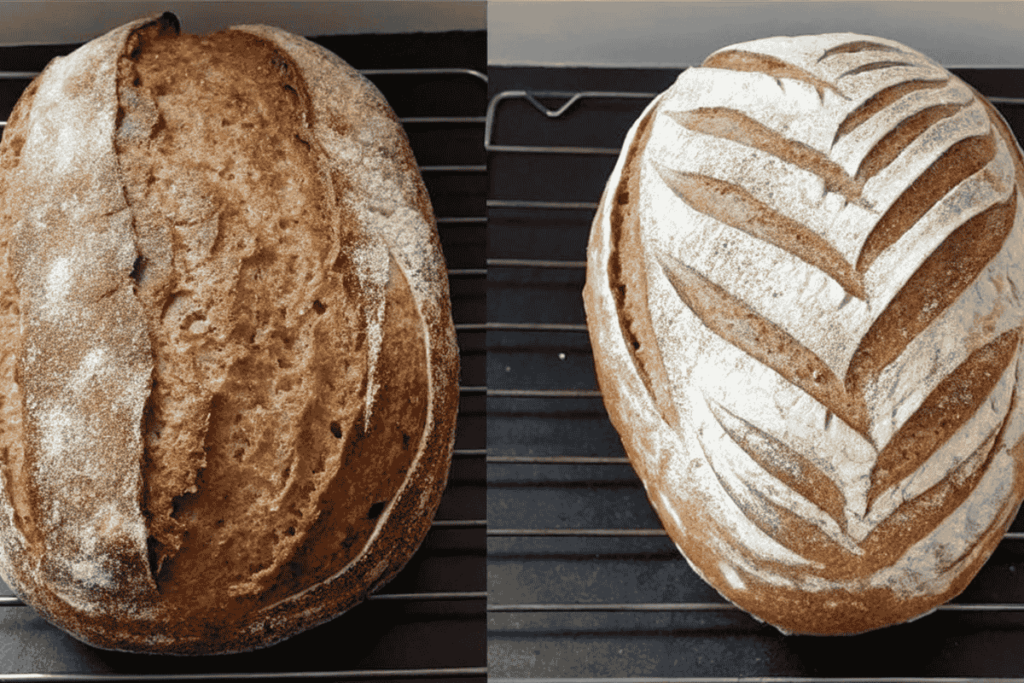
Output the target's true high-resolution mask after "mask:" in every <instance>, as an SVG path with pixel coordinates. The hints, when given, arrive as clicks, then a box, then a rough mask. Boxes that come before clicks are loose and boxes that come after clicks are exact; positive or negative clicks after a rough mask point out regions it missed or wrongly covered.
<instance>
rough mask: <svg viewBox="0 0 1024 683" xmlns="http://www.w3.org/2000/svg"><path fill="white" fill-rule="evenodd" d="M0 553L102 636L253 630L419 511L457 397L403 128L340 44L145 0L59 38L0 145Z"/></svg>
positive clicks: (120, 640) (33, 588) (407, 535)
mask: <svg viewBox="0 0 1024 683" xmlns="http://www.w3.org/2000/svg"><path fill="white" fill-rule="evenodd" d="M0 248H2V259H3V260H2V263H0V341H2V357H0V532H2V535H0V539H2V543H0V572H2V576H3V578H4V580H5V581H7V583H8V584H9V585H10V586H11V587H12V588H13V589H14V590H15V591H16V592H17V593H18V595H20V596H21V597H22V598H23V599H24V600H25V601H26V602H27V603H29V604H30V605H32V606H33V607H35V608H36V609H37V610H38V611H39V612H40V613H41V614H42V615H44V616H45V617H46V618H47V619H48V620H50V621H51V622H53V623H54V624H56V625H57V626H59V627H61V628H62V629H64V630H66V631H68V632H69V633H71V634H72V635H74V636H75V637H77V638H80V639H81V640H84V641H85V642H88V643H90V644H93V645H96V646H98V647H102V648H109V649H119V650H131V651H140V652H161V653H174V654H205V653H224V652H235V651H243V650H249V649H252V648H257V647H262V646H266V645H268V644H270V643H273V642H276V641H278V640H280V639H282V638H286V637H288V636H290V635H293V634H295V633H297V632H299V631H302V630H304V629H307V628H309V627H312V626H314V625H316V624H319V623H322V622H324V621H326V620H328V619H331V618H333V617H335V616H337V615H338V614H340V613H341V612H343V611H345V610H347V609H349V608H350V607H352V606H353V605H355V604H356V603H357V602H359V601H361V600H362V599H364V598H365V597H366V595H367V594H369V593H370V592H373V591H374V590H376V589H378V588H379V587H380V586H381V585H383V584H384V583H385V582H386V581H388V580H389V579H390V578H391V577H392V576H394V574H395V573H397V572H398V570H399V569H400V568H401V567H402V566H403V565H404V564H405V563H406V561H407V560H408V559H409V558H410V556H411V555H412V553H413V552H414V551H415V549H416V548H417V547H418V545H419V544H420V542H421V541H422V540H423V537H424V535H425V534H426V532H427V530H428V528H429V526H430V524H431V521H432V518H433V515H434V512H435V510H436V508H437V505H438V502H439V500H440V497H441V493H442V491H443V489H444V486H445V481H446V478H447V473H448V467H449V463H450V457H451V448H452V442H453V438H454V426H455V413H456V410H457V406H458V382H457V380H458V372H459V370H458V353H457V348H456V341H455V331H454V326H453V325H452V319H451V312H450V304H449V298H448V286H447V272H446V269H445V266H444V261H443V258H442V256H441V253H440V246H439V242H438V238H437V233H436V228H435V225H434V218H433V213H432V210H431V207H430V203H429V200H428V197H427V194H426V191H425V189H424V186H423V183H422V180H421V179H420V177H419V173H418V170H417V166H416V163H415V160H414V158H413V156H412V153H411V151H410V149H409V146H408V142H407V140H406V138H405V135H404V133H403V131H402V129H401V126H400V125H399V123H398V121H397V119H396V118H395V116H394V114H393V113H392V112H391V110H390V109H389V107H388V106H387V104H386V102H385V101H384V99H383V98H382V97H381V95H380V93H379V92H377V90H376V89H375V88H374V87H373V86H372V85H371V84H370V83H369V82H368V81H366V80H365V79H363V78H362V77H361V76H360V75H359V74H358V73H356V72H355V71H354V70H353V69H351V68H350V67H349V66H348V65H346V64H345V63H344V62H342V61H341V60H340V59H338V58H337V57H336V56H335V55H333V54H332V53H330V52H328V51H326V50H324V49H322V48H320V47H319V46H317V45H315V44H313V43H311V42H308V41H306V40H304V39H302V38H299V37H297V36H294V35H291V34H289V33H286V32H284V31H282V30H279V29H275V28H270V27H266V26H239V27H234V28H232V29H229V30H226V31H223V32H220V33H216V34H212V35H209V36H204V37H196V36H188V35H180V32H179V27H178V21H177V19H176V18H175V17H174V16H173V15H171V14H169V13H167V14H164V15H163V16H161V17H159V18H152V19H145V20H140V21H136V22H133V23H131V24H128V25H126V26H122V27H120V28H118V29H115V30H114V31H111V32H110V33H108V34H106V35H104V36H102V37H100V38H97V39H96V40H94V41H92V42H90V43H88V44H86V45H84V46H83V47H81V48H80V49H78V50H76V51H75V52H74V53H72V54H71V55H69V56H67V57H64V58H58V59H55V60H54V61H53V62H51V63H50V65H49V66H47V68H46V70H45V71H44V72H43V73H42V74H41V75H40V76H39V77H38V78H37V79H35V80H34V81H33V82H32V84H31V85H30V86H29V88H28V89H27V90H26V92H25V93H24V95H23V96H22V98H21V99H20V100H19V102H18V104H17V106H16V107H15V109H14V112H13V114H12V115H11V117H10V121H9V123H8V126H7V129H6V131H5V132H4V137H3V141H2V145H0Z"/></svg>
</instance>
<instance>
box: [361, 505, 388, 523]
mask: <svg viewBox="0 0 1024 683" xmlns="http://www.w3.org/2000/svg"><path fill="white" fill-rule="evenodd" d="M385 505H387V502H386V501H378V502H376V503H374V504H373V505H371V506H370V512H369V513H367V515H366V518H367V519H377V518H378V517H380V513H382V512H384V506H385Z"/></svg>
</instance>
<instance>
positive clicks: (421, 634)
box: [0, 27, 487, 681]
mask: <svg viewBox="0 0 1024 683" xmlns="http://www.w3.org/2000/svg"><path fill="white" fill-rule="evenodd" d="M186 28H187V27H186ZM315 40H316V41H317V42H320V43H321V44H323V45H324V46H325V47H328V48H329V49H331V50H333V51H334V52H336V53H337V54H339V55H340V56H341V57H342V58H343V59H345V60H346V61H348V62H349V63H350V64H351V65H352V66H354V67H355V68H357V69H406V68H420V69H422V68H436V67H443V68H459V69H473V70H476V71H478V72H480V73H481V74H486V39H485V32H484V31H457V32H448V33H426V34H424V33H419V34H390V35H345V36H333V37H320V38H315ZM75 47H77V45H57V46H53V45H50V46H18V47H3V46H0V71H38V70H40V69H42V68H43V67H44V66H45V64H46V63H47V62H48V61H49V60H50V59H51V58H52V57H54V56H57V55H63V54H67V53H68V52H70V51H71V50H72V49H74V48H75ZM370 80H372V81H374V83H375V84H376V85H377V87H378V88H379V89H380V90H381V91H382V92H383V94H384V96H385V97H386V98H387V99H388V101H389V103H390V104H391V106H392V108H393V109H394V110H395V112H396V113H397V114H398V116H399V117H425V116H428V117H471V119H472V120H470V121H461V122H443V121H442V122H438V121H433V122H420V123H416V122H409V123H406V124H405V127H406V131H407V133H408V135H409V138H410V142H411V144H412V148H413V152H414V153H415V155H416V158H417V161H418V162H419V164H420V166H421V167H425V166H426V167H429V166H452V165H455V166H477V167H479V166H482V165H483V164H484V151H483V128H484V127H483V115H484V108H485V106H486V97H487V90H486V84H485V82H484V81H483V80H482V79H481V78H479V77H477V76H474V75H472V74H462V73H455V74H423V73H417V74H401V75H371V76H370ZM28 83H29V79H28V78H14V79H11V78H2V77H0V120H6V119H7V117H8V115H9V114H10V110H11V108H12V107H13V105H14V103H15V102H16V100H17V98H18V96H19V95H20V93H21V91H22V90H23V89H24V88H25V87H26V86H27V85H28ZM424 180H425V182H426V184H427V188H428V190H429V192H430V196H431V201H432V202H433V206H434V212H435V214H436V216H437V218H438V223H439V228H438V230H439V233H440V236H441V243H442V248H443V250H444V254H445V257H446V260H447V263H448V267H449V269H452V270H453V272H452V273H451V277H450V286H451V293H452V309H453V316H454V318H455V323H456V328H457V330H458V338H459V345H460V349H461V358H462V377H461V380H460V385H462V386H463V387H469V388H470V390H469V391H464V392H463V397H462V400H461V404H460V412H459V418H458V428H457V436H456V442H455V448H456V454H455V458H454V460H453V464H452V470H451V474H450V477H449V483H448V489H447V490H446V492H445V495H444V497H443V499H442V501H441V506H440V509H439V510H438V513H437V520H460V521H463V522H468V524H463V525H462V526H457V527H455V528H434V529H432V530H431V531H430V533H429V534H428V536H427V539H426V541H425V542H424V543H423V545H422V546H421V547H420V550H419V551H418V552H417V553H416V555H415V556H414V557H413V559H412V560H411V561H410V563H409V564H408V565H407V566H406V567H405V569H404V570H403V571H402V572H401V573H400V574H399V575H398V576H397V577H396V578H395V580H394V581H392V582H391V583H390V584H388V585H387V586H386V587H385V588H384V589H383V590H382V591H381V593H382V594H395V593H432V592H455V593H467V592H480V591H484V590H485V589H486V585H485V580H486V579H485V575H486V565H485V563H486V558H485V537H484V534H485V531H484V528H483V527H482V525H481V523H482V520H483V519H484V517H485V498H486V490H485V471H484V458H483V449H484V447H485V445H486V444H485V442H486V436H485V434H486V421H485V415H484V397H483V395H482V393H480V392H474V391H472V387H480V386H483V385H484V384H485V372H486V371H485V346H484V341H485V340H484V333H483V331H479V330H474V329H473V327H472V326H473V325H474V324H480V323H483V322H484V321H485V316H486V311H485V304H484V302H485V281H484V278H483V277H482V273H480V272H476V273H474V272H468V273H467V272H465V271H467V270H469V271H472V270H474V269H482V268H483V267H484V259H485V231H484V216H485V197H486V194H485V193H486V174H485V173H484V172H483V171H482V169H479V168H477V169H475V170H474V169H460V170H450V169H444V168H441V169H436V168H435V169H432V170H429V171H425V172H424ZM467 326H468V327H467ZM10 595H11V591H10V590H9V589H8V587H7V586H5V585H3V584H2V583H0V596H10ZM484 605H485V601H484V600H483V599H480V598H476V599H465V597H462V598H457V599H448V600H417V599H404V600H397V601H390V600H371V601H368V602H366V603H363V604H361V605H359V606H357V607H356V608H354V609H352V610H351V611H349V612H348V613H346V614H344V615H342V616H341V617H339V618H337V619H335V620H334V621H331V622H329V623H327V624H324V625H322V626H320V627H318V628H315V629H312V630H310V631H308V632H306V633H303V634H300V635H298V636H296V637H294V638H292V639H290V640H288V641H285V642H283V643H280V644H278V645H275V646H273V647H270V648H267V649H264V650H260V651H257V652H254V653H247V654H239V655H226V656H217V657H196V658H180V657H161V656H152V655H132V654H125V653H116V652H107V651H103V650H98V649H95V648H92V647H90V646H88V645H85V644H83V643H80V642H79V641H77V640H75V639H73V638H71V637H70V636H68V635H66V634H64V633H63V632H61V631H60V630H58V629H56V628H54V627H53V626H51V625H50V624H48V623H47V622H46V621H44V620H43V619H42V618H40V617H39V616H37V615H36V613H35V612H34V611H33V610H32V609H31V608H30V607H26V606H9V605H0V679H2V678H3V675H4V674H20V673H33V672H34V673H70V672H76V673H92V674H126V673H139V674H163V675H169V674H197V675H198V674H202V673H215V672H216V673H240V672H244V673H262V674H263V675H270V674H277V673H281V674H282V676H284V675H287V674H294V673H296V672H329V671H333V672H348V673H345V674H338V675H336V676H332V677H331V679H332V680H336V679H339V678H341V677H344V679H345V680H360V678H359V676H360V675H361V674H365V675H366V676H373V679H374V680H380V676H379V673H380V672H382V671H395V670H404V669H416V670H422V669H455V668H458V669H470V671H468V672H467V671H463V672H462V673H461V674H456V672H452V675H450V676H445V675H444V672H443V671H442V672H437V673H436V674H435V676H434V677H432V678H431V679H432V680H460V681H467V680H469V681H473V680H477V681H480V680H484V676H482V675H479V671H480V670H481V669H482V667H484V666H486V650H485V648H486V645H485V643H486V640H485V638H486V634H485V624H486V622H485V612H484V609H485V607H484ZM474 669H475V670H477V672H478V675H476V676H473V677H468V678H467V677H466V675H465V674H466V673H473V672H472V670H474ZM374 672H377V673H376V674H375V673H374ZM437 676H440V677H437ZM289 677H290V676H289ZM199 678H201V676H199ZM387 678H388V679H395V678H398V679H399V680H405V679H404V678H399V677H397V676H396V675H394V674H390V675H388V676H387Z"/></svg>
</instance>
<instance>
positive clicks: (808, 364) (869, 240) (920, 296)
mask: <svg viewBox="0 0 1024 683" xmlns="http://www.w3.org/2000/svg"><path fill="white" fill-rule="evenodd" d="M1022 192H1024V162H1022V156H1021V151H1020V148H1019V146H1018V143H1017V142H1016V141H1015V140H1014V137H1013V134H1012V133H1011V131H1010V130H1009V129H1008V127H1007V125H1006V124H1005V122H1004V121H1003V120H1002V119H1001V118H1000V116H999V114H998V113H997V112H996V110H995V109H994V108H993V107H992V106H991V105H990V104H989V103H987V102H986V101H985V100H984V99H983V98H982V97H981V96H980V95H979V94H978V93H976V92H975V91H974V90H973V89H972V88H970V87H969V86H967V85H966V84H965V83H963V82H962V81H961V80H959V79H958V78H956V77H955V76H953V75H952V74H950V73H948V72H947V71H945V70H944V69H942V68H941V67H940V66H938V65H937V64H936V63H935V62H933V61H931V60H929V59H928V58H927V57H925V56H923V55H921V54H920V53H918V52H915V51H914V50H912V49H910V48H908V47H906V46H904V45H901V44H899V43H896V42H893V41H891V40H885V39H881V38H874V37H871V36H863V35H854V34H830V35H821V36H801V37H792V38H790V37H783V38H767V39H764V40H755V41H751V42H747V43H743V44H739V45H734V46H731V47H727V48H724V49H722V50H719V51H718V52H716V53H714V54H712V55H711V56H710V57H708V59H707V60H706V61H705V62H704V63H703V65H701V66H700V67H695V68H691V69H688V70H686V71H685V72H684V73H683V74H681V75H680V76H679V78H678V80H677V81H676V82H675V84H674V85H672V87H671V88H669V89H668V90H667V91H666V92H664V93H662V94H661V95H660V96H658V97H657V98H656V99H655V100H654V101H653V102H651V104H650V106H649V107H648V108H647V109H646V111H645V112H644V113H643V115H642V116H641V118H640V119H639V120H638V121H637V122H636V124H635V125H634V126H633V128H632V129H631V130H630V131H629V134H628V136H627V139H626V141H625V144H624V147H623V151H622V154H621V156H620V157H619V160H618V163H617V165H616V166H615V170H614V172H613V174H612V177H611V178H610V180H609V181H608V186H607V188H606V189H605V192H604V195H603V197H602V200H601V203H600V207H599V209H598V212H597V216H596V217H595V220H594V225H593V230H592V233H591V240H590V246H589V253H588V258H589V260H588V267H587V284H586V289H585V292H584V300H585V303H586V309H587V323H588V326H589V329H590V336H591V341H592V345H593V349H594V358H595V365H596V367H597V375H598V380H599V382H600V387H601V391H602V394H603V396H604V401H605V405H606V406H607V409H608V412H609V414H610V416H611V419H612V422H613V423H614V425H615V427H616V428H617V429H618V431H619V434H620V435H621V437H622V440H623V443H624V445H625V448H626V451H627V452H628V454H629V457H630V459H631V462H632V463H633V466H634V467H635V468H636V470H637V472H638V474H639V476H640V478H641V479H642V480H643V483H644V485H645V487H646V489H647V493H648V496H649V498H650V501H651V503H652V504H653V506H654V508H655V509H656V510H657V512H658V515H659V517H660V518H661V520H662V522H663V524H664V525H665V528H666V529H667V531H668V533H669V536H670V537H671V538H672V540H673V541H674V542H675V543H676V545H677V546H678V547H679V549H680V550H681V551H682V553H683V554H684V555H685V556H686V558H687V560H688V561H689V563H690V565H691V566H692V567H693V568H694V570H695V571H696V572H697V573H698V574H700V576H702V577H703V578H704V579H705V580H706V581H707V582H708V583H710V584H711V585H712V586H714V587H715V588H716V589H717V590H718V591H719V592H720V593H721V594H722V595H723V596H725V597H726V598H727V599H729V600H730V601H732V602H733V603H735V604H736V605H738V606H739V607H741V608H743V609H745V610H747V611H748V612H750V613H752V614H753V615H754V616H756V617H757V618H758V619H761V620H764V621H766V622H769V623H771V624H774V625H775V626H777V627H778V628H779V629H780V630H782V631H784V632H792V633H808V634H852V633H859V632H863V631H867V630H869V629H874V628H879V627H882V626H886V625H889V624H895V623H899V622H902V621H906V620H910V619H914V618H916V617H919V616H921V615H923V614H926V613H928V612H930V611H931V610H933V609H935V608H936V607H937V606H938V605H940V604H942V603H944V602H946V601H947V600H949V599H950V598H952V597H954V596H956V595H957V594H959V593H960V592H961V591H962V590H963V589H964V587H965V586H966V585H967V583H968V582H969V581H970V580H971V578H972V577H973V576H974V575H975V574H976V573H977V572H978V570H979V568H980V567H981V566H982V564H983V563H984V562H985V560H986V559H987V558H988V556H989V555H990V554H991V552H992V550H993V549H994V548H995V546H996V544H997V543H998V542H999V540H1000V538H1001V537H1002V535H1003V533H1004V532H1005V531H1006V528H1007V527H1008V525H1009V524H1010V522H1011V521H1012V520H1013V518H1014V515H1015V513H1016V511H1017V509H1018V507H1019V505H1020V503H1021V499H1022V498H1024V446H1022V437H1024V411H1022V407H1024V395H1021V381H1020V374H1021V372H1022V370H1024V368H1022V363H1024V361H1022V359H1021V341H1022V340H1021V324H1022V320H1024V304H1022V302H1021V299H1020V295H1021V292H1024V196H1022Z"/></svg>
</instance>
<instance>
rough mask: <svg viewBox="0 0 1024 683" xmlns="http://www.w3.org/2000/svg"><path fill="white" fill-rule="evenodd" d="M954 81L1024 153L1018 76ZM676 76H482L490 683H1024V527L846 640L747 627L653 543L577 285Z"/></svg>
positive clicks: (653, 529) (1023, 76)
mask: <svg viewBox="0 0 1024 683" xmlns="http://www.w3.org/2000/svg"><path fill="white" fill-rule="evenodd" d="M953 70H954V71H955V72H957V73H958V75H960V76H961V77H962V78H964V79H965V80H967V81H968V82H970V83H971V84H972V85H974V86H975V87H976V88H978V89H979V90H980V91H981V92H982V93H984V94H986V95H987V96H989V98H990V100H992V101H993V102H994V103H995V104H996V106H997V107H998V108H999V109H1000V110H1001V112H1002V113H1003V115H1004V116H1005V117H1006V118H1007V119H1008V120H1009V121H1010V123H1011V126H1012V127H1013V129H1014V131H1015V134H1016V135H1017V137H1018V139H1024V106H1022V105H1024V68H1019V69H1001V68H998V69H997V68H993V69H967V68H964V69H953ZM678 73H679V71H678V70H663V69H596V68H574V69H570V68H560V69H541V68H517V67H502V68H499V67H492V68H491V69H490V72H489V75H490V101H489V106H488V112H487V125H486V130H485V145H486V148H487V151H488V167H489V183H490V190H489V195H488V197H489V199H488V202H487V206H488V259H487V265H488V269H489V270H488V273H489V274H488V299H487V306H488V320H489V321H490V322H489V323H488V339H487V346H488V372H487V376H488V393H487V396H488V400H487V411H488V437H487V438H488V456H487V475H488V520H489V527H488V532H487V537H488V586H489V601H488V607H487V609H488V613H489V619H488V656H489V663H490V676H491V679H490V680H492V681H504V682H510V681H516V680H526V679H529V680H533V681H538V680H541V681H556V680H557V681H572V682H574V683H584V682H585V681H592V680H602V681H608V680H614V681H641V680H642V681H665V682H668V681H673V682H676V683H683V682H696V681H702V682H704V683H715V682H724V681H737V680H741V679H742V680H745V679H746V678H747V677H756V680H758V681H770V682H774V683H790V682H792V683H797V682H799V683H810V682H811V681H821V680H829V681H838V680H844V681H868V680H870V681H891V682H895V681H905V682H907V683H909V682H910V681H931V682H932V683H938V682H940V681H953V680H956V681H968V680H971V681H980V680H988V679H991V678H993V677H997V678H999V679H1000V680H1007V679H1006V677H1010V678H1009V679H1008V680H1015V681H1024V514H1021V515H1019V516H1018V518H1017V520H1016V521H1015V522H1014V524H1013V526H1012V527H1011V533H1009V534H1008V535H1007V537H1006V539H1005V540H1003V542H1002V543H1001V544H1000V545H999V547H998V549H997V550H996V551H995V553H994V554H993V556H992V557H991V559H990V560H989V562H988V563H987V565H986V566H985V568H984V569H983V570H982V571H981V573H980V574H979V575H978V576H977V578H976V580H975V581H974V582H973V583H972V584H971V586H970V587H969V588H968V589H967V591H966V592H965V593H964V594H963V595H961V596H960V597H959V598H957V599H956V600H954V601H953V602H952V603H951V604H949V605H947V606H945V607H943V608H942V609H940V610H939V611H938V612H936V613H934V614H932V615H930V616H927V617H924V618H922V619H920V620H918V621H915V622H913V623H910V624H906V625H901V626H896V627H891V628H888V629H883V630H881V631H876V632H873V633H869V634H864V635H861V636H852V637H846V638H815V637H806V636H804V637H785V636H782V635H781V634H780V633H779V632H777V631H776V630H775V629H773V628H772V627H769V626H766V625H763V624H759V623H758V622H757V621H755V620H754V619H752V618H751V617H749V616H747V615H746V614H745V613H743V612H741V611H740V610H738V609H737V608H734V607H733V606H731V605H730V604H728V603H726V602H724V600H723V599H722V598H721V597H720V596H719V595H718V594H717V593H716V592H715V591H714V590H713V589H711V588H710V587H708V586H707V584H705V583H704V582H703V581H702V580H701V579H700V578H699V577H697V576H696V574H694V573H693V571H692V570H691V569H690V568H689V566H688V565H687V563H686V562H685V560H684V559H683V558H682V557H681V556H680V555H679V553H678V552H677V550H676V549H675V547H674V546H673V544H672V543H671V541H670V540H669V539H668V537H667V536H666V534H665V532H664V531H663V529H662V527H661V524H660V523H659V521H658V519H657V517H656V515H655V514H654V512H653V511H652V509H651V507H650V504H649V503H648V502H647V499H646V495H645V493H644V489H643V486H642V485H641V483H640V481H639V479H638V478H637V476H636V475H635V473H634V472H633V470H632V468H631V467H630V466H629V463H628V461H627V459H626V457H625V455H624V452H623V450H622V446H621V442H620V441H619V438H618V435H617V434H616V432H615V430H614V429H613V428H612V426H611V424H610V422H609V421H608V418H607V415H606V413H605V410H604V406H603V404H602V402H601V398H600V392H599V390H598V389H597V381H596V378H595V376H594V371H593V358H592V354H591V349H590V342H589V339H588V336H587V333H586V321H585V317H584V311H583V303H582V298H581V290H582V288H583V284H584V280H585V268H586V263H585V259H586V244H587V238H588V235H589V232H590V223H591V220H592V218H593V214H594V210H595V208H596V206H597V201H598V199H599V197H600V194H601V191H602V189H603V188H604V183H605V181H606V180H607V178H608V175H609V174H610V172H611V170H612V167H613V165H614V163H615V159H616V157H617V155H618V153H619V149H620V146H621V144H622V140H623V138H624V137H625V133H626V131H627V129H628V128H629V126H630V125H631V124H632V122H633V121H634V120H635V119H636V118H638V116H639V114H640V113H641V111H642V110H643V108H644V107H645V106H646V104H647V103H648V102H649V101H650V100H651V98H653V97H654V95H655V94H656V93H659V92H661V91H663V90H664V89H666V88H667V87H668V86H669V85H671V83H672V82H673V81H674V80H675V78H676V76H677V75H678ZM836 677H845V678H836Z"/></svg>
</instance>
